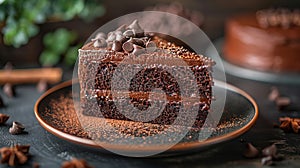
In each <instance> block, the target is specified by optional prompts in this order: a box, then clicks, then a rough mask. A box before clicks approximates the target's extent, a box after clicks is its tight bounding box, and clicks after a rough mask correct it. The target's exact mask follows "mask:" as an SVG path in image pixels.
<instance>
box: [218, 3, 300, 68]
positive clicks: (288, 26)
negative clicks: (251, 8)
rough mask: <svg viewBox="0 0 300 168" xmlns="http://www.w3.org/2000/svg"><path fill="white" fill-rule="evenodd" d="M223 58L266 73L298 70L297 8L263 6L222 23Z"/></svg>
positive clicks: (299, 27)
mask: <svg viewBox="0 0 300 168" xmlns="http://www.w3.org/2000/svg"><path fill="white" fill-rule="evenodd" d="M223 52H224V58H225V60H227V61H228V62H230V63H233V64H235V65H238V66H240V67H246V68H249V69H254V70H259V71H266V72H300V66H299V65H300V64H299V62H300V57H299V53H300V10H298V9H294V10H290V9H283V8H279V9H265V10H260V11H257V12H256V13H251V14H244V15H238V16H234V17H232V18H230V19H229V20H228V21H227V23H226V30H225V43H224V48H223Z"/></svg>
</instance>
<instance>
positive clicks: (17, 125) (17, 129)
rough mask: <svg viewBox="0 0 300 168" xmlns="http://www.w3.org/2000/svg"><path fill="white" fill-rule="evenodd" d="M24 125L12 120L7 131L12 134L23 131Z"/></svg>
mask: <svg viewBox="0 0 300 168" xmlns="http://www.w3.org/2000/svg"><path fill="white" fill-rule="evenodd" d="M24 129H25V127H24V125H23V124H21V123H19V122H16V121H14V122H13V125H12V127H10V128H9V133H11V134H12V135H17V134H21V133H23V131H24Z"/></svg>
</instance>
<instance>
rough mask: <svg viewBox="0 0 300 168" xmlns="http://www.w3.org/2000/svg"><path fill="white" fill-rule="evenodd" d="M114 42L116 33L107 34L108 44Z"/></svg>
mask: <svg viewBox="0 0 300 168" xmlns="http://www.w3.org/2000/svg"><path fill="white" fill-rule="evenodd" d="M114 40H116V33H115V32H109V33H108V34H107V39H106V41H107V42H113V41H114Z"/></svg>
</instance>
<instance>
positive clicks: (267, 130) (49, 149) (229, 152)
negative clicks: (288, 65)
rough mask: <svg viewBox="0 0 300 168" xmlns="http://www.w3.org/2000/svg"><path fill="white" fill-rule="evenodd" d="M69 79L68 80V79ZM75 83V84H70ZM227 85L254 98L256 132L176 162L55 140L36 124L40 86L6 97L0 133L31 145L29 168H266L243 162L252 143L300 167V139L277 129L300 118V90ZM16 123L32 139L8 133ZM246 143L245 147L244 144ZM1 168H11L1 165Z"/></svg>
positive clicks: (0, 140) (1, 140)
mask: <svg viewBox="0 0 300 168" xmlns="http://www.w3.org/2000/svg"><path fill="white" fill-rule="evenodd" d="M67 76H68V75H67ZM67 79H68V77H65V80H67ZM69 79H70V78H69ZM227 82H228V83H230V84H233V85H235V86H237V87H239V88H241V89H243V90H245V91H246V92H248V93H249V94H250V95H251V96H252V97H253V98H254V99H255V100H256V101H257V104H258V106H259V118H258V120H257V122H256V124H255V125H254V127H252V129H251V130H250V131H248V132H247V133H245V134H243V135H242V136H240V137H239V138H237V139H235V140H232V141H230V142H226V143H223V144H219V145H217V146H215V147H212V148H210V149H208V150H206V151H201V152H197V153H190V154H185V155H179V156H172V157H159V158H128V157H122V156H117V155H113V154H102V153H99V151H97V150H95V149H91V148H88V147H82V146H79V145H76V144H73V143H70V142H67V141H65V140H62V139H60V138H57V137H56V136H54V135H52V134H51V133H49V132H47V131H46V130H45V129H44V128H42V127H41V126H40V124H39V123H38V121H37V120H36V118H35V115H34V112H33V107H34V104H35V101H36V100H37V99H38V98H39V96H40V95H41V93H39V92H37V90H36V87H35V86H34V85H20V86H17V87H16V92H17V96H16V97H15V98H7V97H6V96H5V95H4V94H3V92H2V90H1V91H0V94H1V97H3V99H4V102H5V104H6V107H5V108H0V113H5V114H9V115H10V119H9V120H8V122H7V123H6V125H4V126H1V127H0V147H3V146H11V145H13V144H30V145H31V148H30V154H31V155H32V156H31V158H30V161H29V162H28V163H27V164H26V165H24V166H23V167H32V164H33V162H37V163H39V164H40V166H41V167H60V165H61V163H62V162H63V161H65V160H68V159H70V158H71V157H76V158H84V159H86V160H87V161H88V162H89V163H90V164H91V165H93V166H95V167H123V168H127V167H218V168H219V167H262V166H261V159H260V158H256V159H246V158H244V157H243V156H242V152H243V150H244V149H245V142H251V143H252V144H254V145H255V146H256V147H257V148H259V149H262V148H264V147H266V146H268V145H271V144H273V143H276V145H277V147H278V153H280V154H284V156H285V159H284V160H283V161H278V162H275V165H274V166H275V167H300V155H299V154H300V143H299V142H300V135H299V134H293V133H284V132H283V131H282V130H280V129H278V128H273V125H274V123H278V117H279V116H286V115H297V113H299V114H300V112H297V109H298V110H300V109H299V108H298V107H297V103H299V102H300V100H299V99H300V88H299V86H298V85H287V84H285V85H284V84H280V85H279V84H270V83H263V82H258V81H251V80H247V79H241V78H237V77H233V76H227ZM271 86H277V87H278V88H279V90H280V92H281V93H282V94H284V95H286V96H288V97H290V98H291V100H292V103H293V106H292V107H293V109H290V110H289V111H287V112H279V111H278V110H277V108H276V106H275V105H274V103H273V102H270V101H269V100H268V98H267V97H268V94H269V92H270V87H271ZM13 121H19V122H21V123H24V124H25V126H26V131H27V132H28V133H27V134H22V135H10V134H9V133H8V129H9V127H10V125H11V124H12V122H13ZM241 139H242V140H243V141H245V142H243V141H241ZM0 167H5V165H1V164H0Z"/></svg>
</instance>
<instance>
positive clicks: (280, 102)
mask: <svg viewBox="0 0 300 168" xmlns="http://www.w3.org/2000/svg"><path fill="white" fill-rule="evenodd" d="M275 102H276V105H277V107H278V109H279V110H281V109H283V108H284V107H286V106H288V105H290V104H291V99H290V98H288V97H278V98H277V99H276V101H275Z"/></svg>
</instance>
